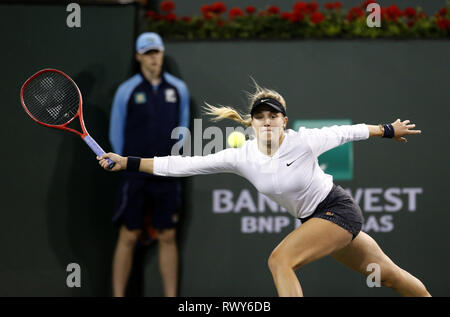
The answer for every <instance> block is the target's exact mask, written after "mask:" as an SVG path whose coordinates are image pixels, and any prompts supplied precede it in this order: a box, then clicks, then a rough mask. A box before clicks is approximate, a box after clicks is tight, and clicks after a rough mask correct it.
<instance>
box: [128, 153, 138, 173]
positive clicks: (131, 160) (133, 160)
mask: <svg viewBox="0 0 450 317" xmlns="http://www.w3.org/2000/svg"><path fill="white" fill-rule="evenodd" d="M140 165H141V158H140V157H135V156H128V159H127V171H129V172H139V166H140Z"/></svg>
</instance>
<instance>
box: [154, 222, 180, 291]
mask: <svg viewBox="0 0 450 317" xmlns="http://www.w3.org/2000/svg"><path fill="white" fill-rule="evenodd" d="M158 244H159V271H160V272H161V277H162V282H163V287H164V296H166V297H175V296H177V291H178V247H177V242H176V231H175V229H166V230H159V231H158Z"/></svg>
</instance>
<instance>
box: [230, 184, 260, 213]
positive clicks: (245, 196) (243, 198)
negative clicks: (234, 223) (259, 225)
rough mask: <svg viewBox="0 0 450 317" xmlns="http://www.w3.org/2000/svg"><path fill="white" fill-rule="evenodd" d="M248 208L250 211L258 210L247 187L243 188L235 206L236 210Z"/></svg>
mask: <svg viewBox="0 0 450 317" xmlns="http://www.w3.org/2000/svg"><path fill="white" fill-rule="evenodd" d="M243 208H246V209H248V211H250V212H256V206H255V203H254V202H253V199H252V196H251V195H250V192H249V191H248V190H247V189H243V190H242V191H241V194H240V195H239V198H238V200H237V202H236V206H235V207H234V212H240V211H241V209H243Z"/></svg>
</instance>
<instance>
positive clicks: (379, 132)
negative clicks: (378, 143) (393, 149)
mask: <svg viewBox="0 0 450 317" xmlns="http://www.w3.org/2000/svg"><path fill="white" fill-rule="evenodd" d="M391 125H392V128H393V129H394V131H393V136H392V138H393V139H395V140H396V141H399V142H404V143H406V142H408V140H407V139H406V138H405V137H404V136H406V135H412V134H420V133H422V131H420V130H413V128H415V127H416V125H415V124H412V123H411V121H409V120H405V121H401V120H400V119H397V120H396V121H395V122H393V123H391ZM367 127H368V128H369V136H384V135H385V134H387V133H389V131H385V130H384V127H383V126H382V125H367Z"/></svg>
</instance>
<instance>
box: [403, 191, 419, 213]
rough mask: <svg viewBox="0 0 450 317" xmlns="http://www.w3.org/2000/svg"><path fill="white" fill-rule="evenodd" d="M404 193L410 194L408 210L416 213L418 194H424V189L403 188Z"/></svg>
mask: <svg viewBox="0 0 450 317" xmlns="http://www.w3.org/2000/svg"><path fill="white" fill-rule="evenodd" d="M403 193H405V194H408V210H409V211H416V208H417V207H416V206H417V203H416V202H417V198H416V195H417V194H422V193H423V190H422V188H403Z"/></svg>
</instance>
